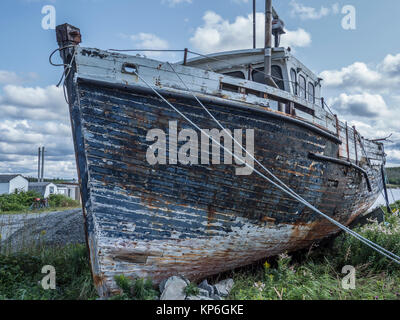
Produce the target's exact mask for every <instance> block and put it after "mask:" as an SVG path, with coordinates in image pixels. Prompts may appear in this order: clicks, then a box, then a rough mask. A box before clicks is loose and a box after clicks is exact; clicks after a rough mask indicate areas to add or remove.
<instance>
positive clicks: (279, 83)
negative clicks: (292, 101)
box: [271, 66, 285, 90]
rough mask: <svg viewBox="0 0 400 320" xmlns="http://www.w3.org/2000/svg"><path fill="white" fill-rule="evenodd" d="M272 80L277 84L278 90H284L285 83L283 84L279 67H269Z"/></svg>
mask: <svg viewBox="0 0 400 320" xmlns="http://www.w3.org/2000/svg"><path fill="white" fill-rule="evenodd" d="M271 73H272V78H273V79H274V81H275V83H276V84H277V86H278V88H279V89H281V90H285V83H284V82H283V76H282V69H281V67H280V66H272V67H271Z"/></svg>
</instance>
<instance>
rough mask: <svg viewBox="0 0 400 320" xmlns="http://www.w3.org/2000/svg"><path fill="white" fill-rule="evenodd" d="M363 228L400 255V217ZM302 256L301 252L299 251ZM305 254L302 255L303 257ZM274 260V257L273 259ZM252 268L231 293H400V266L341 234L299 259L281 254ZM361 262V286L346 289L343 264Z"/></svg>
mask: <svg viewBox="0 0 400 320" xmlns="http://www.w3.org/2000/svg"><path fill="white" fill-rule="evenodd" d="M355 231H357V232H358V233H359V234H361V235H363V236H364V237H366V238H368V239H369V240H371V241H373V242H375V243H377V244H379V245H381V246H382V247H384V248H385V249H387V250H389V251H391V252H393V253H395V254H397V255H400V218H399V217H398V216H395V215H388V214H387V215H386V223H383V224H378V223H376V222H375V223H371V224H368V225H366V226H364V227H362V228H357V229H355ZM295 255H296V256H297V257H298V256H299V254H298V253H297V254H295ZM299 260H300V261H299ZM271 261H272V260H271V259H270V262H271ZM271 264H272V265H274V267H271V266H270V264H269V263H266V264H265V265H264V266H262V267H259V268H258V269H257V270H255V271H254V270H253V271H252V272H248V271H246V270H245V271H239V272H235V273H234V274H233V278H234V281H235V285H234V288H233V290H232V292H231V294H230V296H229V298H230V299H238V300H280V299H282V300H287V299H289V300H315V299H319V300H321V299H323V300H330V299H334V300H373V299H389V300H393V299H396V300H397V299H400V267H399V265H397V264H395V263H394V262H392V261H391V260H388V259H387V258H385V257H383V256H382V255H380V254H379V253H376V252H375V251H374V250H372V249H371V248H369V247H368V246H366V245H364V244H363V243H361V242H360V241H359V240H357V239H355V238H354V237H351V236H350V235H347V234H341V235H340V236H339V237H338V238H336V239H335V240H334V242H333V244H331V246H330V247H329V248H327V247H320V248H318V247H317V248H316V249H314V250H313V251H311V253H307V252H304V253H303V254H300V259H297V260H296V259H293V258H292V257H290V256H288V255H287V254H283V255H280V256H279V258H278V259H277V262H276V263H272V262H271ZM346 265H351V266H353V267H355V270H356V282H355V289H344V288H343V287H342V279H343V278H344V277H345V276H346V274H343V273H342V268H343V267H344V266H346Z"/></svg>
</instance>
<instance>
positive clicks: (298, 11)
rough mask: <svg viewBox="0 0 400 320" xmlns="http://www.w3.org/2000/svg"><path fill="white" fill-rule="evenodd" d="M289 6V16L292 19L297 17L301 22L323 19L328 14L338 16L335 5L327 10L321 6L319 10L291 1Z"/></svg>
mask: <svg viewBox="0 0 400 320" xmlns="http://www.w3.org/2000/svg"><path fill="white" fill-rule="evenodd" d="M290 6H291V7H292V10H291V11H290V14H291V16H292V17H299V18H300V19H302V20H318V19H321V18H323V17H326V16H328V15H329V14H338V13H339V4H338V3H335V4H333V5H332V7H330V8H327V7H324V6H322V7H321V8H320V9H319V10H318V9H316V8H313V7H307V6H305V5H303V4H301V3H299V2H297V1H296V0H292V1H291V2H290Z"/></svg>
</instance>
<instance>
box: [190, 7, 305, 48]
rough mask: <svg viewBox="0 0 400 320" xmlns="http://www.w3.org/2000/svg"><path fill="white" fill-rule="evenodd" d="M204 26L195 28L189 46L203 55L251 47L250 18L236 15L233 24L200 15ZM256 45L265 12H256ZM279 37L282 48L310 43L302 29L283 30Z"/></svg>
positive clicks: (209, 13)
mask: <svg viewBox="0 0 400 320" xmlns="http://www.w3.org/2000/svg"><path fill="white" fill-rule="evenodd" d="M203 21H204V24H203V25H202V26H200V27H198V28H197V29H196V31H195V33H194V36H193V37H192V38H191V39H190V42H191V43H192V45H193V46H194V47H195V48H196V49H198V50H200V51H202V52H204V53H211V52H219V51H229V50H237V49H246V48H251V47H252V41H253V40H252V39H253V38H252V34H253V17H252V14H249V15H248V16H238V17H236V18H235V20H234V21H233V22H230V21H229V20H225V19H223V18H222V17H221V16H220V15H218V14H217V13H215V12H213V11H207V12H206V13H205V14H204V16H203ZM256 21H257V24H256V31H257V43H258V44H262V43H263V42H264V34H265V32H264V28H265V24H264V21H265V19H264V13H257V20H256ZM286 32H287V34H286V35H283V36H282V41H281V43H282V46H293V47H305V46H308V45H310V44H311V35H310V34H309V33H308V32H306V31H305V30H303V29H298V30H295V31H290V30H286Z"/></svg>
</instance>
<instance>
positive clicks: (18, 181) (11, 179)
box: [0, 174, 29, 194]
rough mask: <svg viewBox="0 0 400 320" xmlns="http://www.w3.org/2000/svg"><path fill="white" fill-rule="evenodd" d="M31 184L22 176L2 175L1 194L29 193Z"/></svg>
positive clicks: (0, 181)
mask: <svg viewBox="0 0 400 320" xmlns="http://www.w3.org/2000/svg"><path fill="white" fill-rule="evenodd" d="M28 185H29V182H28V180H27V179H25V178H24V177H23V176H21V175H20V174H0V194H10V193H14V192H15V191H16V190H17V191H25V192H26V191H28Z"/></svg>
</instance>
